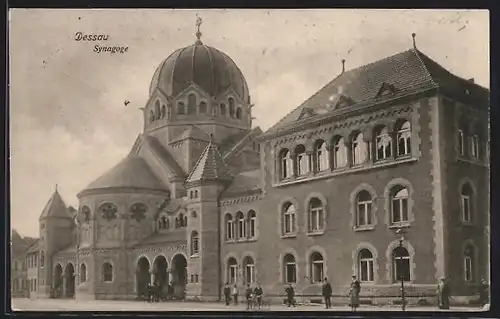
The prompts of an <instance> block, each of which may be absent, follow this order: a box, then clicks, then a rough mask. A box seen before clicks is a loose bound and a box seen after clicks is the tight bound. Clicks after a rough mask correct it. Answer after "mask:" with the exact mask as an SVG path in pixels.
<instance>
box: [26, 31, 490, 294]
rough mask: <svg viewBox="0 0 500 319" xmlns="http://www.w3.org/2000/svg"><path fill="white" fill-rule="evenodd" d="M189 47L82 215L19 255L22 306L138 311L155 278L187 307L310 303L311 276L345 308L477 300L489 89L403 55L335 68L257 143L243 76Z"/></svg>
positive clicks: (169, 63)
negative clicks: (26, 297) (38, 303)
mask: <svg viewBox="0 0 500 319" xmlns="http://www.w3.org/2000/svg"><path fill="white" fill-rule="evenodd" d="M200 36H201V33H199V32H198V33H197V40H196V42H195V44H193V45H190V46H187V47H185V48H181V49H178V50H176V51H174V52H173V53H172V54H171V55H170V56H169V57H167V58H166V59H165V60H164V61H163V62H162V63H161V64H160V66H159V67H158V69H157V70H156V72H155V73H154V75H153V79H152V82H151V86H150V97H149V100H148V101H147V103H146V105H145V107H144V108H143V114H144V131H143V132H142V133H140V134H139V135H138V137H137V139H136V142H135V143H134V145H133V146H132V149H131V151H130V154H129V155H128V156H127V157H126V158H124V159H123V160H122V161H121V162H120V163H118V164H117V165H116V166H115V167H114V168H112V169H111V170H110V171H109V172H107V173H105V174H104V175H103V176H101V177H99V178H97V179H96V180H95V181H94V182H92V183H91V184H90V185H89V186H88V187H87V188H85V189H84V190H82V191H81V192H80V193H79V194H78V199H79V208H78V210H77V211H76V212H69V211H68V207H67V205H66V204H65V203H64V201H63V200H62V198H61V197H60V195H59V193H58V192H57V190H56V191H55V192H54V194H53V196H52V197H51V199H50V200H49V202H48V204H47V206H46V207H45V209H44V210H43V212H42V215H41V217H40V239H39V241H38V243H37V245H36V250H35V251H34V252H31V251H30V252H29V255H28V256H27V258H28V259H29V256H31V255H35V256H37V258H38V260H39V262H38V263H35V264H33V269H35V268H36V270H31V268H30V267H28V269H27V272H28V275H27V276H28V280H30V282H31V280H36V281H34V282H35V283H34V285H35V286H37V288H36V296H38V297H55V298H65V297H75V298H78V299H134V298H137V297H138V296H140V295H142V294H144V293H145V291H146V290H147V284H148V283H149V282H153V281H155V282H158V283H161V284H162V285H165V284H167V283H169V282H170V283H172V284H173V286H174V292H175V294H176V295H177V296H181V297H182V296H185V297H186V298H188V299H198V300H219V298H220V297H221V290H222V286H223V285H224V284H225V283H230V284H236V285H237V286H238V287H240V288H241V289H242V291H243V289H244V286H246V284H247V283H250V284H252V285H254V284H255V283H257V282H258V283H260V284H261V285H262V287H263V289H264V292H265V294H266V295H267V296H269V297H272V296H276V297H278V296H279V294H282V292H283V290H284V287H285V285H288V284H292V285H293V286H294V287H295V289H296V293H297V295H300V296H306V297H304V298H313V297H314V296H316V297H317V296H320V294H321V285H322V282H323V279H324V278H325V277H328V280H329V281H330V282H331V283H332V286H333V291H334V295H337V296H345V295H346V294H347V291H348V289H349V284H350V280H351V276H352V275H353V274H354V275H356V276H358V278H359V279H360V280H361V282H362V296H364V297H367V298H372V297H374V296H380V297H381V298H379V299H378V300H382V299H383V298H382V297H384V296H385V297H386V298H391V296H397V295H399V288H400V285H399V281H400V280H401V279H403V280H404V281H405V286H406V289H407V294H408V295H409V296H411V297H414V298H424V297H426V296H427V297H429V296H432V295H434V294H435V290H436V284H437V281H438V280H439V279H440V278H443V277H446V278H448V279H449V281H450V283H451V286H452V292H453V295H455V296H464V297H467V296H469V297H470V296H473V295H474V294H476V292H477V287H478V285H479V282H480V279H481V278H482V277H484V278H486V279H489V255H488V251H489V237H488V235H487V233H486V229H487V227H488V225H489V207H488V203H489V184H488V177H489V163H488V159H489V150H488V134H489V132H488V131H487V129H486V128H487V127H488V118H489V117H488V109H489V91H488V90H487V89H485V88H483V87H480V86H479V85H477V84H475V83H474V82H473V80H472V79H471V80H465V79H461V78H459V77H457V76H455V75H453V74H451V73H450V72H448V71H446V70H445V69H444V68H443V67H441V66H440V65H439V64H438V63H436V62H435V61H433V60H431V59H430V58H429V57H428V56H426V55H425V54H423V53H422V52H420V51H419V50H418V49H417V48H416V47H413V48H411V49H410V50H407V51H405V52H401V53H397V54H395V55H393V56H390V57H387V58H385V59H382V60H379V61H376V62H373V63H370V64H367V65H364V66H361V67H359V68H356V69H352V70H344V66H343V68H342V72H341V73H340V74H339V75H337V76H336V77H335V78H334V79H333V80H332V81H331V82H330V83H328V84H327V85H326V86H324V87H323V88H322V89H320V90H319V91H318V92H317V93H316V94H314V95H313V96H312V97H311V98H309V99H308V100H306V101H305V102H304V103H303V104H301V105H300V106H299V107H297V108H296V109H295V110H293V111H292V112H291V113H289V114H287V115H286V116H285V117H284V118H283V119H282V120H280V121H279V122H278V123H277V124H276V125H274V126H273V127H271V128H270V129H269V130H267V131H266V132H262V131H261V130H260V129H259V128H258V127H256V128H252V107H253V104H252V102H251V98H250V93H249V89H248V86H247V83H246V81H245V78H244V76H243V73H242V72H241V70H240V69H239V68H238V67H237V65H236V64H235V62H234V61H233V60H232V59H231V58H230V57H229V56H227V55H226V54H225V53H223V52H221V51H219V50H217V49H215V48H213V47H210V46H207V45H205V44H203V43H202V42H201V40H200ZM401 236H403V238H402V237H401ZM28 259H27V260H28ZM35 260H36V259H35ZM30 271H31V272H30ZM32 277H33V278H32ZM35 277H36V278H35ZM32 295H33V294H32Z"/></svg>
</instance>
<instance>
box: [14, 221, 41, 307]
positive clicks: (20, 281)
mask: <svg viewBox="0 0 500 319" xmlns="http://www.w3.org/2000/svg"><path fill="white" fill-rule="evenodd" d="M35 241H36V239H35V238H31V237H24V238H23V237H21V235H19V233H18V232H17V231H16V230H15V229H13V230H12V234H11V258H10V259H11V262H10V288H11V294H12V297H14V298H21V297H28V293H29V290H28V289H27V287H28V286H27V284H26V283H27V281H26V279H27V268H26V253H27V251H28V249H29V247H30V246H31V245H33V243H34V242H35Z"/></svg>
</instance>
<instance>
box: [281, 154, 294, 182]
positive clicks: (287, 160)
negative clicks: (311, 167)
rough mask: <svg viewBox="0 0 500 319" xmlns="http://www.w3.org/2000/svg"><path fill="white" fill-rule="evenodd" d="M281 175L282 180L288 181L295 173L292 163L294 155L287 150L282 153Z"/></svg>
mask: <svg viewBox="0 0 500 319" xmlns="http://www.w3.org/2000/svg"><path fill="white" fill-rule="evenodd" d="M280 166H281V170H280V174H281V179H286V178H289V177H291V176H292V172H293V161H292V155H291V154H290V151H289V150H287V149H284V150H282V151H281V153H280Z"/></svg>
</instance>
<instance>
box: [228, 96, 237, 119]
mask: <svg viewBox="0 0 500 319" xmlns="http://www.w3.org/2000/svg"><path fill="white" fill-rule="evenodd" d="M227 102H228V104H229V116H230V117H231V118H233V119H234V113H235V108H234V99H233V98H232V97H230V98H229V99H227Z"/></svg>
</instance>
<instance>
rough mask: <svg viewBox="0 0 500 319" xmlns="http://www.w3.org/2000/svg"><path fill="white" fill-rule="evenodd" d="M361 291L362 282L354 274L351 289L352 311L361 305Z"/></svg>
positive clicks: (350, 301)
mask: <svg viewBox="0 0 500 319" xmlns="http://www.w3.org/2000/svg"><path fill="white" fill-rule="evenodd" d="M360 291H361V284H360V282H359V280H357V279H356V276H352V281H351V288H350V289H349V305H350V306H351V310H352V311H356V309H357V308H358V307H359V293H360Z"/></svg>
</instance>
